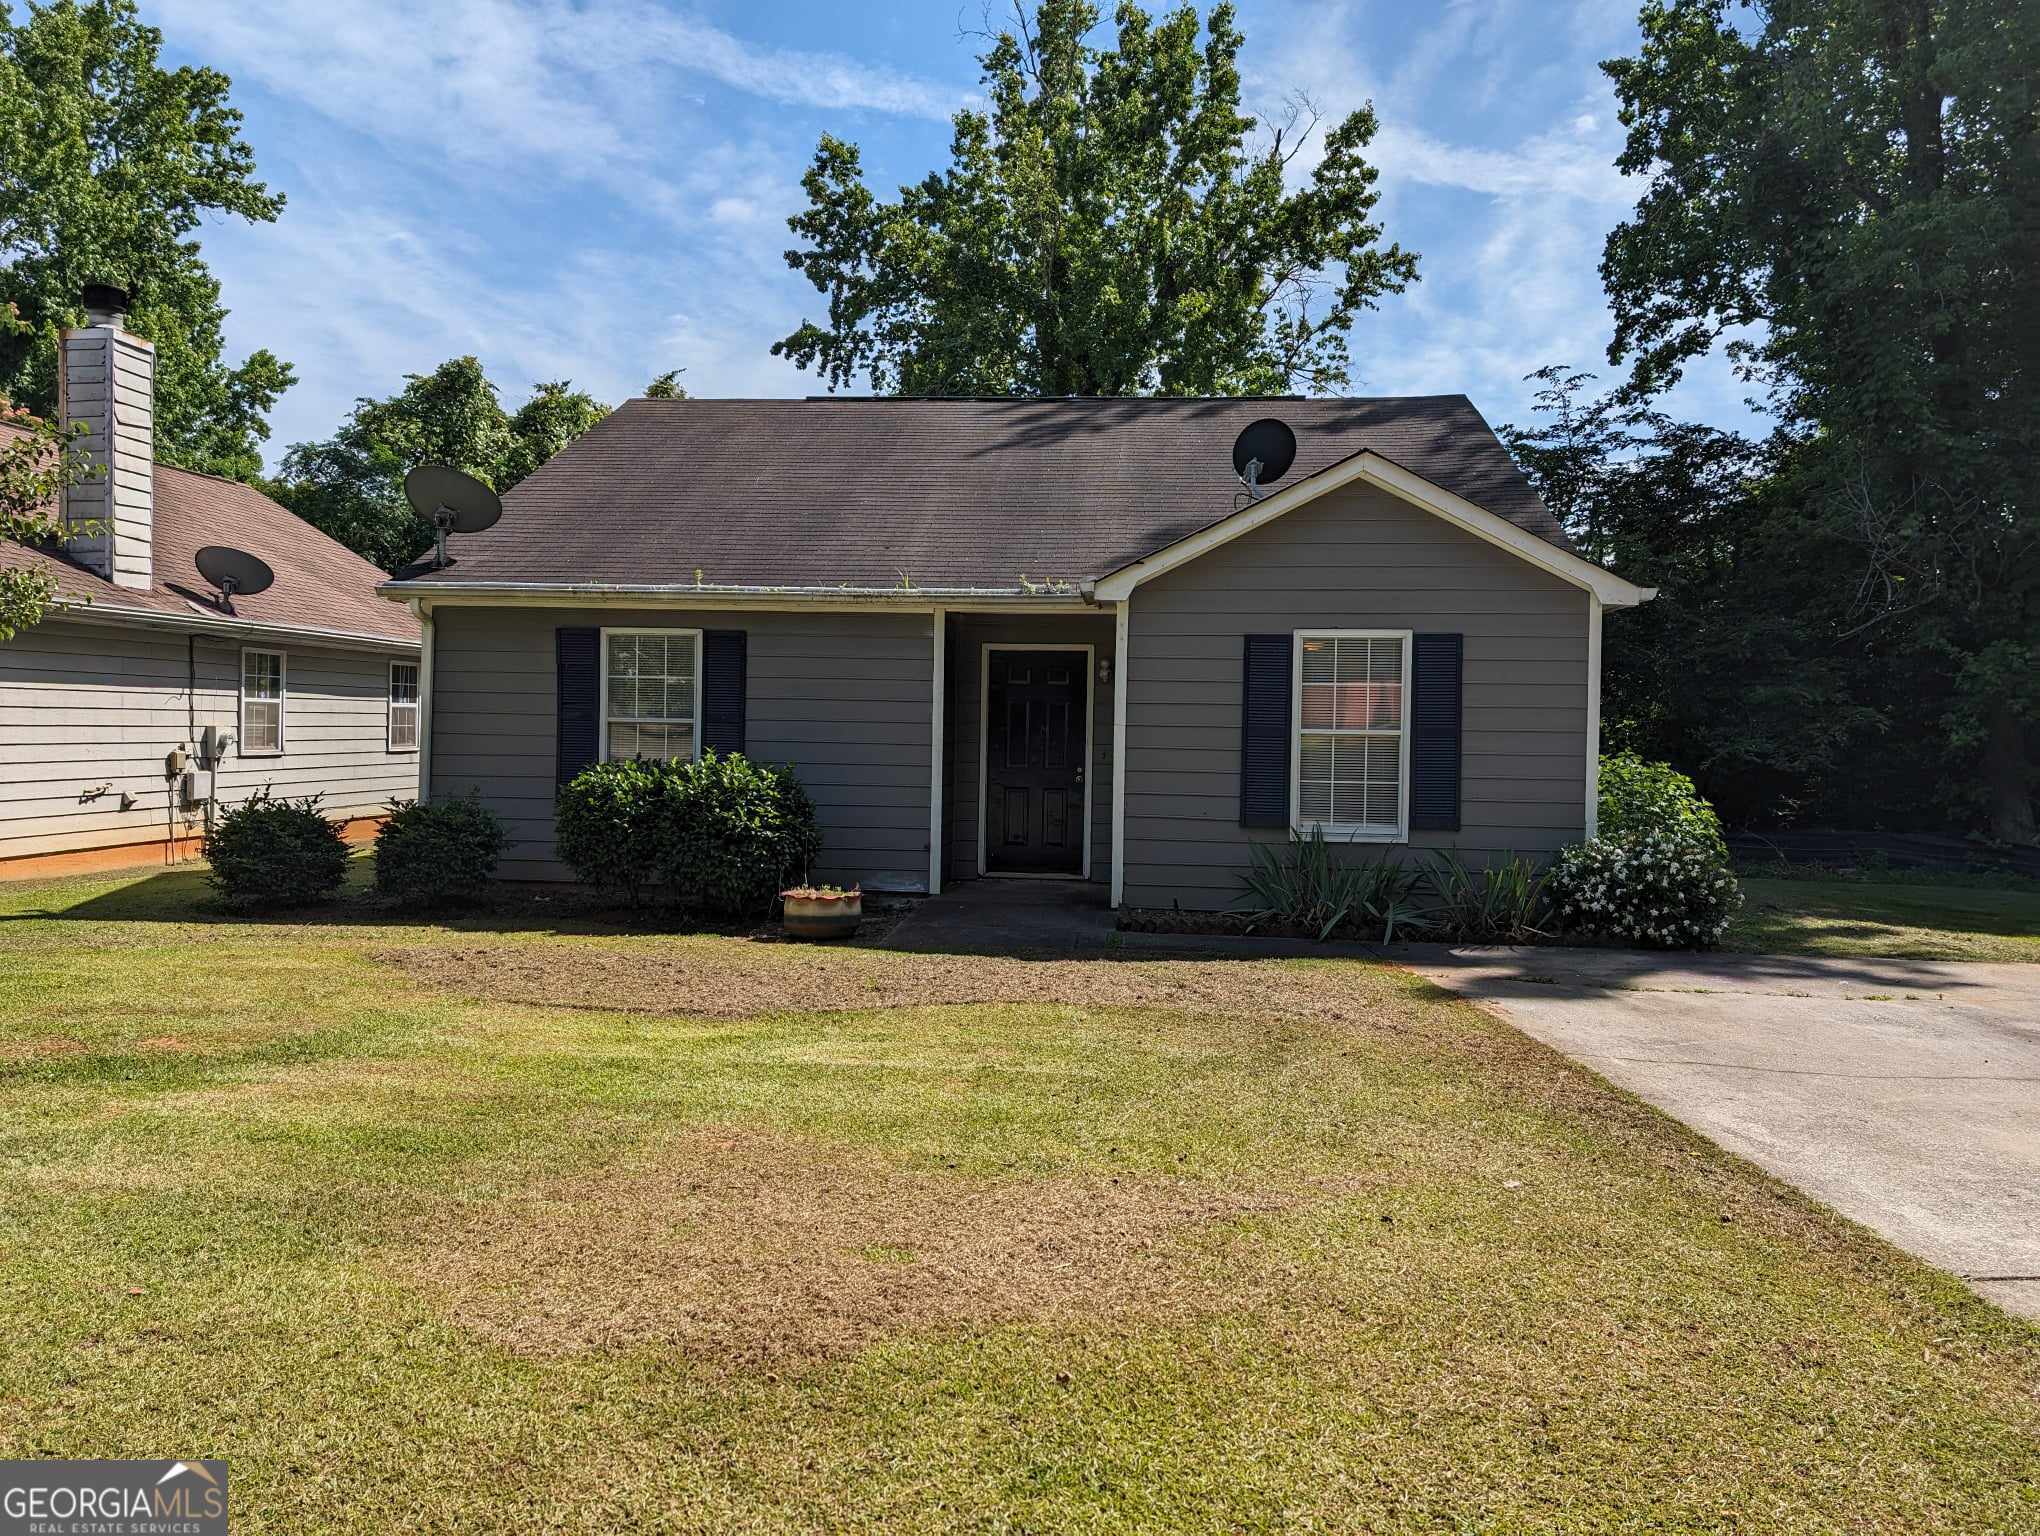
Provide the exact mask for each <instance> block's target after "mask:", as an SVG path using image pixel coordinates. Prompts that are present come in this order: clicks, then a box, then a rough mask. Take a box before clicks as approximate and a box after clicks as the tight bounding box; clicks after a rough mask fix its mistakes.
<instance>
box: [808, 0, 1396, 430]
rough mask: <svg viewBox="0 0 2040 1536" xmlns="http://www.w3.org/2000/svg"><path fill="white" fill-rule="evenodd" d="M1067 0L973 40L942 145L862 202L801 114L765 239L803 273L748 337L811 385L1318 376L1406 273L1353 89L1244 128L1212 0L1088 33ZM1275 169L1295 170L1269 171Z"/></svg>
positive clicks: (1127, 390)
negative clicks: (795, 300)
mask: <svg viewBox="0 0 2040 1536" xmlns="http://www.w3.org/2000/svg"><path fill="white" fill-rule="evenodd" d="M1099 20H1100V11H1099V9H1098V7H1097V6H1095V5H1093V4H1089V3H1086V0H1041V3H1040V4H1039V5H1038V7H1037V8H1036V9H1035V11H1034V13H1033V15H1032V16H1031V17H1030V16H1029V15H1028V14H1027V13H1026V11H1025V10H1023V9H1019V8H1018V7H1016V13H1015V19H1014V24H1013V25H1012V26H1011V27H1009V28H1008V29H1006V30H1004V31H1002V32H1000V33H999V34H998V35H997V36H996V37H993V38H991V39H990V41H989V47H988V49H987V51H986V52H985V53H984V54H983V55H982V57H981V59H980V62H981V64H982V66H983V81H984V86H985V93H986V96H987V97H988V104H987V106H986V107H985V108H984V109H983V110H979V109H975V108H973V109H968V110H965V111H961V112H958V113H957V114H956V116H955V119H954V133H953V136H952V138H951V142H950V164H949V166H948V168H947V169H946V170H943V171H940V172H933V173H930V174H929V175H928V176H927V177H925V178H924V179H922V180H921V181H919V182H917V183H915V184H913V185H911V186H904V187H901V188H900V189H899V196H898V199H897V200H896V201H893V202H882V201H880V200H879V199H878V198H877V197H875V196H874V195H873V194H872V192H871V190H870V189H869V188H868V187H867V186H866V184H865V181H864V171H863V165H862V162H861V159H860V156H859V153H858V150H857V147H856V146H855V145H854V144H850V143H846V142H845V141H843V140H841V139H838V138H835V137H833V136H825V137H824V138H823V139H822V140H821V144H820V146H819V148H818V149H817V150H816V152H815V158H814V162H813V164H812V166H811V167H810V168H809V170H808V172H807V175H806V177H805V178H804V181H803V185H804V186H805V188H806V190H807V194H808V199H809V206H808V207H807V209H806V210H805V211H804V212H802V213H800V214H798V215H796V216H795V217H793V218H792V219H791V220H789V224H790V226H791V227H792V229H793V231H794V233H795V234H796V235H797V236H799V237H800V239H801V241H802V242H803V244H802V247H801V248H800V249H797V250H792V251H789V252H787V257H786V259H787V261H788V263H789V264H790V265H791V266H793V267H794V268H795V269H796V270H797V271H800V272H802V273H804V274H805V275H806V276H807V278H808V279H809V281H811V282H812V283H813V284H814V286H815V287H816V289H818V290H819V291H820V292H821V293H823V294H825V295H827V297H828V301H829V314H828V321H827V323H826V324H817V323H815V322H813V321H808V322H804V323H803V324H802V325H801V326H800V328H799V329H798V330H796V331H794V332H793V334H791V335H790V336H787V337H785V338H784V339H783V340H781V341H779V342H777V343H776V344H775V345H774V346H773V349H772V350H773V352H774V353H775V354H778V355H782V356H786V357H790V358H792V359H793V360H794V361H795V362H796V363H798V364H799V365H800V366H801V367H803V368H809V369H813V370H814V371H815V372H817V373H818V374H819V375H820V376H821V377H822V379H823V381H824V382H825V383H826V384H827V386H828V387H829V388H830V389H832V390H833V389H839V388H842V387H844V386H846V385H850V384H851V383H852V382H853V381H854V380H856V379H857V378H858V377H859V376H860V375H863V376H868V377H869V379H870V382H871V385H872V387H873V388H875V389H877V390H879V391H880V392H892V393H900V394H914V395H924V394H925V395H958V394H1018V395H1124V394H1143V393H1161V394H1171V395H1198V394H1212V395H1235V394H1256V393H1279V392H1282V391H1288V390H1296V389H1307V390H1312V391H1330V390H1335V389H1337V388H1339V387H1340V386H1342V385H1343V384H1344V383H1345V381H1346V377H1347V369H1348V354H1347V336H1348V333H1349V332H1350V331H1351V330H1352V327H1353V325H1354V322H1355V321H1356V319H1357V318H1358V316H1359V314H1360V312H1361V311H1362V310H1366V309H1371V308H1373V307H1375V304H1376V301H1377V300H1378V299H1379V298H1380V297H1381V296H1382V295H1383V294H1387V293H1399V292H1401V291H1402V290H1403V289H1404V288H1405V287H1406V286H1407V285H1408V284H1409V283H1411V282H1413V281H1415V280H1416V276H1417V259H1416V257H1415V256H1414V255H1412V254H1411V253H1409V252H1406V251H1404V250H1403V249H1402V248H1401V247H1400V246H1397V245H1393V244H1391V245H1387V246H1383V245H1382V244H1381V243H1380V242H1381V235H1382V230H1381V227H1380V226H1379V225H1378V224H1376V223H1375V222H1373V219H1372V214H1373V210H1374V206H1375V203H1376V202H1377V200H1378V197H1379V194H1378V193H1377V192H1376V191H1375V180H1376V176H1377V172H1376V171H1375V169H1374V167H1373V166H1372V165H1370V164H1369V163H1368V162H1367V160H1366V158H1365V156H1364V154H1363V151H1364V150H1365V149H1366V147H1367V145H1368V144H1369V142H1370V141H1371V140H1372V139H1373V137H1374V132H1375V119H1374V113H1373V110H1372V108H1371V107H1370V108H1362V109H1361V110H1359V111H1357V112H1354V113H1352V114H1351V115H1349V116H1348V117H1347V118H1346V119H1345V120H1344V121H1342V122H1340V123H1337V124H1335V125H1333V126H1332V127H1331V129H1330V130H1329V131H1328V132H1326V133H1325V134H1324V135H1323V137H1322V139H1321V140H1320V141H1319V143H1318V145H1317V148H1318V151H1319V158H1318V160H1317V162H1316V164H1315V165H1314V166H1313V167H1311V169H1310V170H1309V172H1308V174H1307V175H1306V174H1304V170H1303V167H1304V164H1305V163H1306V162H1304V161H1303V160H1302V159H1301V158H1300V157H1301V156H1302V153H1303V151H1304V150H1305V148H1306V146H1307V145H1308V143H1309V141H1310V139H1311V138H1312V136H1313V134H1314V133H1315V129H1316V127H1317V123H1316V118H1315V115H1314V114H1313V113H1311V112H1310V110H1309V108H1308V104H1307V103H1302V102H1300V101H1299V102H1298V103H1296V104H1295V105H1294V107H1293V109H1292V111H1291V114H1290V117H1289V119H1288V121H1286V122H1285V123H1284V124H1283V125H1282V127H1281V129H1280V130H1278V131H1276V132H1275V133H1273V134H1272V135H1270V136H1268V138H1267V139H1266V140H1265V141H1264V142H1260V143H1255V142H1253V140H1254V136H1255V134H1256V131H1257V128H1258V126H1259V125H1258V123H1257V121H1256V119H1255V118H1253V117H1251V116H1249V115H1247V114H1246V113H1245V112H1244V111H1243V110H1242V107H1241V88H1240V70H1239V54H1240V49H1241V46H1242V44H1243V42H1244V38H1243V36H1242V34H1241V32H1240V31H1239V29H1238V27H1237V26H1236V25H1235V20H1234V13H1233V8H1232V6H1231V5H1229V4H1221V5H1217V6H1214V7H1213V8H1212V10H1211V13H1210V15H1209V16H1208V17H1206V18H1205V19H1204V20H1203V21H1202V23H1201V24H1200V21H1199V17H1198V14H1197V12H1196V10H1195V8H1194V7H1191V6H1187V5H1186V6H1184V7H1182V8H1180V9H1178V10H1174V11H1171V12H1169V13H1168V14H1167V15H1165V16H1163V17H1162V18H1161V19H1160V20H1159V21H1157V20H1156V19H1155V18H1153V17H1151V16H1150V15H1148V13H1147V12H1145V11H1143V10H1141V9H1140V8H1139V7H1138V6H1136V5H1133V4H1130V3H1122V4H1121V5H1120V6H1119V7H1118V9H1117V11H1116V12H1115V14H1114V28H1115V32H1114V37H1113V40H1112V45H1111V46H1110V47H1098V46H1094V45H1093V44H1092V43H1091V42H1089V41H1088V38H1089V36H1090V34H1091V32H1092V31H1093V29H1094V28H1096V27H1097V25H1098V23H1099ZM1292 183H1294V184H1293V185H1292Z"/></svg>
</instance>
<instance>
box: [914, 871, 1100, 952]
mask: <svg viewBox="0 0 2040 1536" xmlns="http://www.w3.org/2000/svg"><path fill="white" fill-rule="evenodd" d="M1114 926H1115V924H1114V919H1113V916H1112V897H1111V893H1110V892H1109V891H1108V890H1107V889H1106V888H1105V887H1104V886H1103V885H1097V884H1092V883H1087V882H1085V881H1082V880H1014V879H1005V880H998V879H992V880H968V881H964V882H962V883H961V884H958V885H952V886H950V887H948V888H947V889H945V890H944V891H943V892H942V894H941V895H940V896H930V897H928V898H927V899H926V900H924V901H917V902H915V903H914V910H913V911H912V912H910V913H908V914H907V915H906V916H905V917H903V918H901V919H900V923H899V926H898V927H897V928H895V929H893V931H892V932H891V933H889V934H887V935H886V938H885V944H884V947H885V948H887V949H905V950H914V951H917V952H921V953H936V954H945V955H982V954H1039V953H1045V952H1057V953H1060V952H1065V951H1074V950H1082V949H1101V948H1103V947H1104V946H1105V945H1106V944H1108V943H1111V942H1113V930H1114Z"/></svg>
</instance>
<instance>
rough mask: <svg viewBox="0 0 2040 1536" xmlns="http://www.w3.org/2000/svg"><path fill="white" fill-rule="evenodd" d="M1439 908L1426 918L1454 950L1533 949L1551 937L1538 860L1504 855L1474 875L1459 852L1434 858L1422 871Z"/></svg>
mask: <svg viewBox="0 0 2040 1536" xmlns="http://www.w3.org/2000/svg"><path fill="white" fill-rule="evenodd" d="M1424 878H1425V881H1426V883H1428V884H1429V885H1430V887H1431V890H1432V892H1433V893H1434V894H1435V895H1436V896H1437V898H1438V900H1437V902H1436V903H1435V904H1434V905H1433V906H1432V907H1431V909H1430V910H1429V911H1428V912H1427V913H1425V917H1426V919H1427V920H1428V922H1429V923H1430V926H1431V927H1432V928H1433V929H1434V930H1436V932H1437V934H1438V936H1439V937H1440V938H1443V939H1450V940H1451V941H1452V942H1454V943H1456V944H1530V943H1534V942H1535V941H1536V940H1538V939H1541V938H1547V937H1549V928H1548V926H1547V924H1548V922H1549V917H1548V913H1547V906H1548V903H1547V901H1546V897H1545V878H1546V877H1545V873H1544V871H1543V870H1541V869H1539V868H1538V866H1537V863H1536V861H1535V860H1532V859H1526V858H1522V857H1520V856H1518V855H1516V854H1513V853H1511V854H1505V855H1504V856H1503V857H1502V858H1500V859H1498V860H1495V861H1493V862H1491V863H1489V864H1488V865H1487V866H1486V867H1485V868H1482V869H1475V868H1473V867H1472V866H1471V865H1469V864H1468V863H1467V862H1466V861H1465V860H1464V859H1462V858H1461V857H1460V856H1459V855H1458V854H1457V853H1456V852H1443V853H1434V854H1432V855H1431V863H1430V866H1429V867H1428V868H1427V869H1426V870H1425V871H1424Z"/></svg>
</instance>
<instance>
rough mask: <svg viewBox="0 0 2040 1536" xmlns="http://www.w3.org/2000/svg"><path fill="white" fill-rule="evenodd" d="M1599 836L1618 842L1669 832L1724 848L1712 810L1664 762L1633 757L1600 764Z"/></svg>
mask: <svg viewBox="0 0 2040 1536" xmlns="http://www.w3.org/2000/svg"><path fill="white" fill-rule="evenodd" d="M1600 798H1601V805H1600V827H1599V835H1600V836H1602V837H1605V838H1612V839H1614V840H1616V841H1620V840H1621V839H1623V838H1627V837H1633V836H1636V835H1638V834H1640V833H1644V832H1672V833H1676V834H1679V835H1681V836H1685V837H1696V838H1699V839H1701V840H1702V841H1704V842H1710V843H1713V844H1714V845H1715V846H1717V847H1719V848H1723V849H1726V847H1727V844H1726V843H1724V842H1723V841H1722V836H1721V818H1720V817H1718V816H1716V815H1715V814H1714V807H1713V806H1711V805H1709V804H1708V803H1707V802H1706V801H1705V800H1703V799H1701V798H1700V792H1699V791H1698V790H1697V789H1695V788H1694V787H1693V781H1692V780H1691V779H1689V778H1687V777H1686V776H1685V775H1684V774H1683V773H1681V772H1679V770H1678V769H1676V768H1674V767H1673V766H1672V765H1671V764H1670V763H1649V762H1645V761H1644V760H1643V759H1642V758H1640V757H1638V756H1637V755H1636V754H1635V753H1634V752H1617V753H1614V754H1612V755H1608V756H1603V757H1602V759H1601V779H1600Z"/></svg>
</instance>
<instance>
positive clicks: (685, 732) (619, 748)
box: [602, 629, 701, 761]
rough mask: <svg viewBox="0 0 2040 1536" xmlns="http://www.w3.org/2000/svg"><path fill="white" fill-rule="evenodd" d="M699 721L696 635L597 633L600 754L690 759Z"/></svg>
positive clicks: (648, 631) (693, 632)
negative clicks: (599, 647) (599, 637)
mask: <svg viewBox="0 0 2040 1536" xmlns="http://www.w3.org/2000/svg"><path fill="white" fill-rule="evenodd" d="M700 718H701V631H700V630H698V629H605V630H604V631H603V632H602V742H603V745H602V755H603V756H604V757H605V758H608V759H610V760H612V761H614V760H616V759H619V758H633V757H648V758H659V759H665V758H673V757H693V756H694V755H695V750H696V747H697V745H698V742H699V735H698V729H699V723H700Z"/></svg>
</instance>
